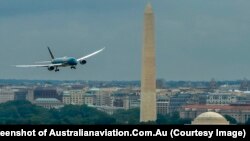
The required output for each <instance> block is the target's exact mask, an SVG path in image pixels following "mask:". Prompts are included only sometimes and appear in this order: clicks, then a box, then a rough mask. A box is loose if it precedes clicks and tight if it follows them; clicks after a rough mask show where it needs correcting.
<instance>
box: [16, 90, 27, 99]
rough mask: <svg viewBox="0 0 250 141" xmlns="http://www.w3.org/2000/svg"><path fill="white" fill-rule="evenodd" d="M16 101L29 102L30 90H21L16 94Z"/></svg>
mask: <svg viewBox="0 0 250 141" xmlns="http://www.w3.org/2000/svg"><path fill="white" fill-rule="evenodd" d="M14 93H15V95H14V100H27V95H28V90H25V89H20V90H17V91H15V92H14Z"/></svg>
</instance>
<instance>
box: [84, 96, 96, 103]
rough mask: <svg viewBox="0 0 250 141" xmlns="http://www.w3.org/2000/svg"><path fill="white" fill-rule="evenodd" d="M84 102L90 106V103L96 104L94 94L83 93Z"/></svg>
mask: <svg viewBox="0 0 250 141" xmlns="http://www.w3.org/2000/svg"><path fill="white" fill-rule="evenodd" d="M84 104H86V105H88V106H90V105H92V106H93V105H96V95H94V94H91V93H85V95H84Z"/></svg>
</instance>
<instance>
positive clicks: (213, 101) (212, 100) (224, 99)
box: [206, 93, 237, 105]
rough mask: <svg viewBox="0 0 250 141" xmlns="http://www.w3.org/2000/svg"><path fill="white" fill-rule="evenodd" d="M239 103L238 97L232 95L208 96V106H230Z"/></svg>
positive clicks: (215, 94)
mask: <svg viewBox="0 0 250 141" xmlns="http://www.w3.org/2000/svg"><path fill="white" fill-rule="evenodd" d="M236 102H237V96H236V95H234V94H230V93H211V94H208V98H207V101H206V104H208V105H229V104H232V103H236Z"/></svg>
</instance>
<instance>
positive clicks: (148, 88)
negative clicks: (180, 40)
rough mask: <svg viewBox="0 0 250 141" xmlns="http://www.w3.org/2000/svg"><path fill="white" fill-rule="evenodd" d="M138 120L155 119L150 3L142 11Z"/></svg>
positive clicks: (153, 58)
mask: <svg viewBox="0 0 250 141" xmlns="http://www.w3.org/2000/svg"><path fill="white" fill-rule="evenodd" d="M143 43H144V44H143V49H142V76H141V105H140V122H148V121H155V120H156V115H157V114H156V79H155V77H156V76H155V75H156V74H155V67H156V66H155V39H154V14H153V10H152V6H151V4H148V5H147V6H146V9H145V12H144V41H143Z"/></svg>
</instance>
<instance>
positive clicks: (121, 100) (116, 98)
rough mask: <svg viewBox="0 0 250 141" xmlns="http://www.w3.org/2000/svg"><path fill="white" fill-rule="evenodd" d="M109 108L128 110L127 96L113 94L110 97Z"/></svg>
mask: <svg viewBox="0 0 250 141" xmlns="http://www.w3.org/2000/svg"><path fill="white" fill-rule="evenodd" d="M111 106H112V107H122V108H124V109H129V94H125V93H114V94H112V95H111Z"/></svg>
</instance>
